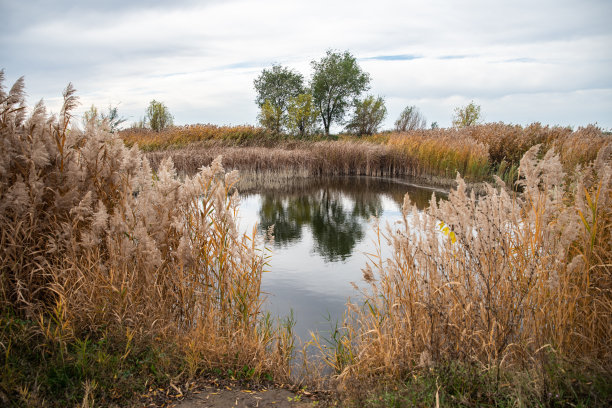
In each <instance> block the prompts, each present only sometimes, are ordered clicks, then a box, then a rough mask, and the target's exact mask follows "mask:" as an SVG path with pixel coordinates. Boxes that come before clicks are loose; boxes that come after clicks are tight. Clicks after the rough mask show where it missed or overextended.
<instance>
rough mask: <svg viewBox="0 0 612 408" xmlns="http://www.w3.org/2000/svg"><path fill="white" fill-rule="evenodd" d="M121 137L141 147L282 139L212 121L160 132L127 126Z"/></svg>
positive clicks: (258, 129)
mask: <svg viewBox="0 0 612 408" xmlns="http://www.w3.org/2000/svg"><path fill="white" fill-rule="evenodd" d="M121 138H122V139H123V140H124V141H125V144H126V145H127V146H128V147H131V146H132V145H134V144H138V146H139V147H140V149H141V150H144V151H151V150H159V149H167V148H174V147H182V146H186V145H188V144H191V143H195V142H204V143H205V142H209V143H210V142H217V143H222V144H225V145H246V146H253V145H255V146H258V145H271V144H273V143H274V142H275V141H277V140H279V139H281V137H280V136H278V135H277V134H275V133H273V132H270V131H268V130H266V129H265V128H261V127H255V126H248V125H243V126H217V125H211V124H207V125H201V124H198V125H187V126H173V127H169V128H166V129H164V130H163V131H161V132H155V131H152V130H150V129H127V130H123V131H121Z"/></svg>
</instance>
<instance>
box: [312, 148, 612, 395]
mask: <svg viewBox="0 0 612 408" xmlns="http://www.w3.org/2000/svg"><path fill="white" fill-rule="evenodd" d="M538 149H539V146H534V147H532V148H531V149H529V151H528V152H527V153H526V154H525V155H524V157H523V158H522V160H521V163H520V172H521V174H522V176H523V178H522V179H521V184H522V188H523V193H522V194H521V195H517V194H515V193H512V192H511V191H509V190H508V189H507V188H506V187H505V186H504V185H503V182H501V180H499V179H498V182H499V183H500V184H501V185H500V186H499V187H498V188H495V187H493V186H488V187H487V194H485V195H483V196H481V197H479V198H476V197H475V196H474V194H473V193H472V194H471V195H470V194H468V193H467V192H466V188H465V183H464V181H463V180H462V179H461V178H460V177H459V178H458V185H459V186H458V188H457V189H455V190H453V191H452V192H451V193H450V196H449V199H448V201H440V202H439V203H437V202H436V201H435V200H432V201H431V205H430V207H429V208H428V209H427V210H425V211H423V212H419V211H417V210H416V208H415V207H414V206H413V205H412V204H411V202H410V198H409V196H408V195H406V197H405V202H404V205H403V209H402V212H403V216H404V218H403V221H402V222H401V223H399V224H398V225H392V226H387V228H386V230H383V229H382V228H379V229H378V231H379V236H380V241H387V242H388V243H389V245H391V246H392V247H393V248H394V251H393V255H392V256H391V258H389V259H382V258H381V257H380V252H378V255H376V253H374V255H372V258H371V262H370V263H369V264H368V265H367V266H366V268H365V269H364V270H363V274H364V279H365V281H366V282H367V283H368V285H367V287H366V289H364V290H363V294H364V296H365V298H366V301H365V303H364V304H363V305H356V304H349V309H348V312H347V313H348V317H347V319H346V321H345V332H344V334H343V335H342V336H339V339H338V342H337V347H336V348H335V349H324V348H323V347H321V342H320V340H319V339H318V338H315V339H314V342H315V345H318V346H319V348H320V349H321V351H322V352H324V353H325V354H326V361H328V363H329V364H330V365H331V366H332V367H333V368H334V369H335V370H336V371H337V372H338V373H339V375H338V381H339V382H340V385H341V386H342V387H344V388H345V389H352V390H353V391H355V390H356V389H359V388H361V389H362V388H363V384H364V383H367V382H371V381H374V382H376V383H384V382H385V380H388V381H393V380H395V381H396V380H398V379H403V378H407V377H410V376H411V374H413V373H418V372H421V371H422V370H425V372H426V371H427V370H428V369H430V368H432V367H444V366H446V365H448V364H449V363H460V364H463V365H465V366H474V365H475V366H476V367H477V369H478V371H479V372H484V373H493V379H494V381H495V378H497V388H496V389H497V390H499V387H500V375H501V374H502V373H504V372H521V371H528V372H529V373H530V374H529V376H530V380H529V381H530V386H529V387H530V390H531V392H533V393H534V394H536V395H535V397H534V398H535V400H537V401H551V403H552V402H554V398H555V396H554V395H552V396H551V395H549V393H547V390H550V388H551V384H550V383H551V381H553V379H554V377H555V376H556V375H557V374H555V373H556V372H558V371H559V372H560V371H563V368H562V367H563V365H562V364H559V365H557V366H555V363H554V362H555V361H556V362H559V361H562V362H568V363H569V364H570V365H571V367H573V369H574V370H578V371H580V370H583V371H588V370H589V369H592V370H594V371H595V372H603V373H606V374H604V376H607V378H608V379H609V378H610V373H611V372H612V367H611V366H610V362H611V361H612V324H611V323H612V273H611V272H612V271H611V269H610V268H611V265H612V239H611V238H612V144H607V145H605V146H603V147H602V148H601V149H600V150H599V153H598V156H597V158H596V160H594V161H593V162H592V163H591V164H589V165H588V166H586V167H585V168H584V169H582V170H581V171H578V172H576V173H575V175H574V177H573V182H572V183H571V184H570V185H571V187H570V188H569V189H567V190H566V188H565V187H566V185H565V175H564V172H563V168H562V167H563V166H562V163H561V161H560V159H559V156H558V155H556V154H555V153H554V152H553V151H552V150H549V151H548V152H547V153H546V154H545V156H544V157H543V158H542V159H541V160H540V159H538ZM383 231H384V232H383ZM379 245H380V243H379ZM559 367H561V368H559ZM563 372H565V371H563ZM565 375H567V374H565ZM496 376H497V377H496ZM572 381H576V380H572ZM608 384H609V383H608ZM516 388H518V386H516ZM599 397H603V398H604V401H605V398H606V397H605V396H599ZM608 397H609V396H608ZM589 398H594V399H593V400H591V403H592V404H596V403H597V404H605V402H602V400H597V396H596V397H592V396H589ZM519 400H520V398H519Z"/></svg>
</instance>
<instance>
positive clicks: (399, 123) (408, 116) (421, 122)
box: [395, 106, 427, 132]
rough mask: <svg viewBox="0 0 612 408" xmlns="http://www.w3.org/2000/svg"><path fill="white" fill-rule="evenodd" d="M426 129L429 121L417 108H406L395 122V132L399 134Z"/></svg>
mask: <svg viewBox="0 0 612 408" xmlns="http://www.w3.org/2000/svg"><path fill="white" fill-rule="evenodd" d="M425 127H427V120H425V117H424V116H423V115H422V114H421V112H419V110H418V108H417V107H416V106H406V108H405V109H404V110H403V111H402V113H401V114H400V116H399V118H398V119H397V120H396V121H395V130H396V131H398V132H406V131H409V130H416V129H425Z"/></svg>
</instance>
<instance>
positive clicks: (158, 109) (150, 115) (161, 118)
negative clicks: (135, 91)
mask: <svg viewBox="0 0 612 408" xmlns="http://www.w3.org/2000/svg"><path fill="white" fill-rule="evenodd" d="M172 119H173V118H172V115H171V114H170V111H169V110H168V107H167V106H166V105H164V103H163V102H157V101H156V100H155V99H153V100H152V101H151V102H149V107H148V108H147V112H146V121H147V123H148V125H149V126H150V127H151V129H153V130H154V131H156V132H159V131H162V130H164V129H165V128H167V127H168V126H172Z"/></svg>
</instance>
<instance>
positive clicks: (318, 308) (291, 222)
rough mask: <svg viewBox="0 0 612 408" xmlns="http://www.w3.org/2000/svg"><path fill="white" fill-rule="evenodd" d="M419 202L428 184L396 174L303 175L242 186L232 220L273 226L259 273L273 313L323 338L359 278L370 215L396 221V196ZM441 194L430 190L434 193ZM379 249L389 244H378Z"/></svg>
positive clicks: (303, 333) (369, 238)
mask: <svg viewBox="0 0 612 408" xmlns="http://www.w3.org/2000/svg"><path fill="white" fill-rule="evenodd" d="M407 192H408V193H409V194H410V198H411V200H412V201H413V202H414V203H415V204H416V205H417V207H418V208H420V209H422V208H424V207H425V206H427V205H428V202H429V200H430V199H431V195H432V193H433V192H434V190H432V189H430V188H425V187H418V186H415V185H411V184H408V183H406V182H401V181H398V180H389V179H378V178H371V177H342V178H329V179H306V180H301V181H299V182H296V181H293V182H291V183H286V185H282V184H280V185H279V184H278V183H276V184H275V186H274V187H273V188H265V187H263V188H261V187H259V188H258V187H255V188H250V189H248V190H246V191H245V190H243V192H242V194H241V205H240V224H241V226H242V227H243V228H248V229H249V230H250V229H251V228H252V226H253V225H254V224H255V223H257V225H258V234H262V235H264V234H265V232H266V231H267V229H268V227H270V226H272V225H274V241H273V243H272V244H271V245H270V244H269V245H268V248H270V249H271V250H272V253H271V258H270V262H269V266H268V267H267V268H266V269H267V270H268V272H266V273H265V274H264V276H263V278H262V291H263V292H264V293H266V295H267V299H266V301H265V303H264V308H265V309H266V310H268V311H270V312H271V314H272V315H273V316H280V317H283V316H288V315H289V314H290V313H291V311H293V315H294V317H295V321H296V325H295V327H294V333H295V334H296V335H297V336H299V337H300V338H301V339H302V340H306V341H307V340H309V339H310V332H314V331H318V332H319V333H321V334H322V335H323V336H324V337H325V336H326V335H327V333H329V331H330V329H331V327H332V325H335V324H336V322H338V323H341V321H342V315H343V312H344V310H345V304H346V301H347V299H348V298H349V297H351V298H352V299H355V298H356V297H358V296H359V294H358V292H356V291H355V289H354V288H353V286H352V285H351V282H355V283H357V284H361V282H362V272H361V269H362V268H363V267H364V266H365V264H366V262H367V260H368V256H367V253H372V252H374V251H375V250H376V245H375V241H376V240H377V237H376V233H375V230H374V229H373V227H372V217H377V218H378V219H379V220H380V225H381V226H384V225H385V223H387V222H388V223H389V224H392V223H394V222H395V221H399V220H401V206H402V203H403V199H404V195H405V194H406V193H407ZM441 195H445V194H444V193H440V192H436V196H437V197H439V196H441ZM382 251H383V252H382V253H383V255H389V248H386V247H385V246H384V243H383V247H382Z"/></svg>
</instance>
